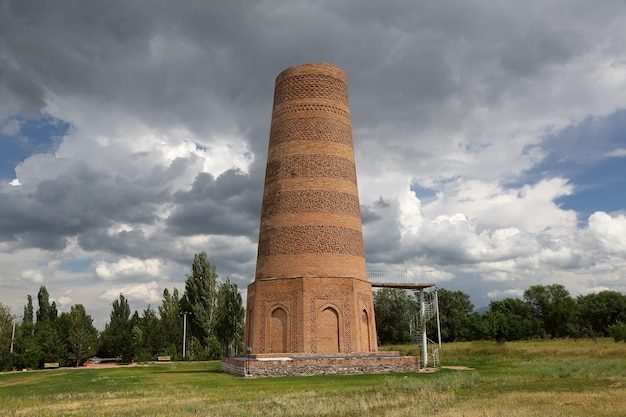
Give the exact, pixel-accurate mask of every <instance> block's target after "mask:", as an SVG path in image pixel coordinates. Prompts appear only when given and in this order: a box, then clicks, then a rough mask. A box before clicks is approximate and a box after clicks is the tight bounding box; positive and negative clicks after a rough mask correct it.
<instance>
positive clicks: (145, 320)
mask: <svg viewBox="0 0 626 417" xmlns="http://www.w3.org/2000/svg"><path fill="white" fill-rule="evenodd" d="M134 321H135V320H133V322H134ZM136 321H137V324H134V326H133V342H134V343H135V344H136V348H135V355H136V357H137V360H142V361H146V360H150V359H152V358H154V357H155V356H156V355H158V353H159V351H160V350H161V349H162V346H163V337H162V335H161V333H160V326H159V319H158V317H157V316H156V313H155V311H154V310H153V309H152V307H150V305H148V308H146V309H145V310H144V311H143V314H142V316H141V317H140V318H139V317H138V318H137V319H136Z"/></svg>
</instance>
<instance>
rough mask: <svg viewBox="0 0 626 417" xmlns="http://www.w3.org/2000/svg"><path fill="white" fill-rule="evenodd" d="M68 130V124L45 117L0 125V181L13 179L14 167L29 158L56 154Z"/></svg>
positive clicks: (15, 120) (12, 120) (14, 119)
mask: <svg viewBox="0 0 626 417" xmlns="http://www.w3.org/2000/svg"><path fill="white" fill-rule="evenodd" d="M69 129H70V124H69V123H67V122H65V121H63V120H60V119H56V118H54V117H50V116H47V115H43V116H42V117H40V118H37V119H26V118H22V117H14V118H11V119H7V120H3V121H2V122H0V178H3V179H8V180H11V179H13V178H15V167H16V166H17V165H18V164H19V163H21V162H22V161H24V160H25V159H26V158H28V157H29V156H31V155H34V154H38V153H54V152H56V150H57V149H58V147H59V143H60V142H61V139H62V138H63V136H64V135H65V134H67V132H68V130H69Z"/></svg>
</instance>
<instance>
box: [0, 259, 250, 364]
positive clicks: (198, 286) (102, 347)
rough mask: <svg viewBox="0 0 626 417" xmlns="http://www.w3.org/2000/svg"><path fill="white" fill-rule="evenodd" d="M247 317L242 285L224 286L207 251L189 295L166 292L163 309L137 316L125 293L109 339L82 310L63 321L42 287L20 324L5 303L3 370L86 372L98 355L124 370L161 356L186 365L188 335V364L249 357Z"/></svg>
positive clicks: (116, 304)
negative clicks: (245, 353) (245, 350)
mask: <svg viewBox="0 0 626 417" xmlns="http://www.w3.org/2000/svg"><path fill="white" fill-rule="evenodd" d="M244 313H245V311H244V308H243V303H242V299H241V294H240V292H239V289H238V288H237V284H235V283H233V282H231V281H230V280H229V279H228V278H227V279H226V281H221V280H220V279H219V277H218V274H217V271H216V267H215V265H214V264H212V263H211V262H210V261H209V260H208V258H207V254H206V253H205V252H201V253H199V254H195V255H194V260H193V264H192V266H191V272H190V273H189V274H187V276H186V281H185V291H184V293H183V294H182V295H181V294H180V293H179V292H178V290H177V289H176V288H174V289H173V290H172V291H171V292H170V291H169V290H168V289H167V288H166V289H164V290H163V298H162V300H161V305H159V306H158V307H157V309H156V310H155V309H153V308H152V307H151V306H148V307H147V308H146V309H145V310H143V311H142V312H141V314H140V313H139V312H138V311H134V312H133V313H132V314H131V309H130V305H129V303H128V300H127V299H126V297H125V296H124V295H123V294H120V295H119V298H118V299H116V300H115V301H113V303H112V310H111V314H110V317H109V321H108V322H107V324H106V326H105V328H104V330H103V331H102V332H98V331H97V330H96V328H95V327H94V325H93V320H92V318H91V316H90V315H89V314H88V313H87V311H86V309H85V307H84V306H83V305H82V304H76V305H73V306H71V308H70V311H69V312H63V313H61V314H59V312H58V310H57V305H56V303H55V302H54V301H52V302H50V296H49V293H48V290H47V289H46V287H45V286H42V287H41V288H40V289H39V292H38V294H37V302H36V309H35V304H34V302H33V298H32V297H31V296H30V295H28V296H27V302H26V305H25V306H24V313H23V317H22V320H21V322H19V323H17V322H16V320H15V316H13V315H12V314H11V312H10V310H9V309H8V307H6V306H4V305H2V304H0V370H7V369H11V368H17V369H23V368H29V369H37V368H42V367H43V366H44V364H45V363H59V365H60V366H80V365H82V364H84V362H85V361H86V360H88V359H89V358H92V357H94V356H97V357H100V358H107V359H110V360H113V359H114V360H116V361H119V362H123V363H129V362H131V361H137V362H140V361H149V360H154V359H155V358H156V357H157V356H161V355H163V356H170V358H171V359H175V360H180V359H183V350H182V349H183V333H184V330H186V336H187V338H186V340H185V342H186V343H185V345H186V346H185V347H186V349H185V350H186V351H185V358H184V359H190V360H209V359H218V358H220V357H222V356H230V355H234V354H237V353H240V352H241V351H242V346H243V336H244V335H243V329H244ZM185 316H186V317H185ZM185 320H186V323H187V328H186V329H184V328H183V326H184V321H185ZM14 329H15V330H14Z"/></svg>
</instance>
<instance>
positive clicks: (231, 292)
mask: <svg viewBox="0 0 626 417" xmlns="http://www.w3.org/2000/svg"><path fill="white" fill-rule="evenodd" d="M244 316H245V310H244V308H243V302H242V299H241V294H240V293H239V289H238V288H237V284H235V283H232V282H230V279H228V278H226V282H224V283H222V284H220V285H219V290H218V292H217V311H216V318H215V335H216V337H217V340H218V341H219V343H220V347H221V349H222V355H224V356H231V355H232V354H233V353H236V352H239V351H241V348H242V346H243V345H242V343H243V329H244Z"/></svg>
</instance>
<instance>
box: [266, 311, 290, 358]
mask: <svg viewBox="0 0 626 417" xmlns="http://www.w3.org/2000/svg"><path fill="white" fill-rule="evenodd" d="M287 322H288V320H287V312H286V311H285V310H283V309H282V308H280V307H278V308H277V309H275V310H274V311H272V327H271V329H270V331H271V335H270V353H283V352H287V334H288V333H287V329H288V327H287Z"/></svg>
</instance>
